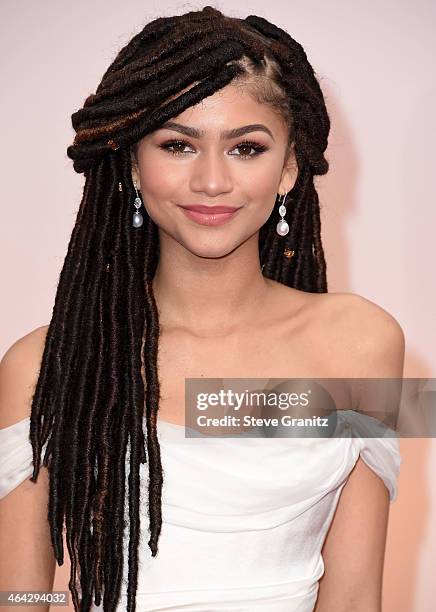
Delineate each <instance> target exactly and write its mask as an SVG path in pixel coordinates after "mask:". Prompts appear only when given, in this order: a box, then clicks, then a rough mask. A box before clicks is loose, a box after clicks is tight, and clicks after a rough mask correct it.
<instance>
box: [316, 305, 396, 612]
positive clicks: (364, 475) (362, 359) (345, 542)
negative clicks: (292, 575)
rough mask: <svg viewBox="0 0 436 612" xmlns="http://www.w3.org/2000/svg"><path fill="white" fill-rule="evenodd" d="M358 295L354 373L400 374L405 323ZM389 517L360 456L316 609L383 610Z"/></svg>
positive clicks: (352, 330)
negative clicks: (384, 566)
mask: <svg viewBox="0 0 436 612" xmlns="http://www.w3.org/2000/svg"><path fill="white" fill-rule="evenodd" d="M353 298H354V305H353V308H351V309H349V310H348V313H351V314H346V313H345V312H344V313H343V314H344V316H343V325H345V326H346V327H347V328H348V329H347V332H346V333H347V334H348V337H350V335H351V336H352V335H353V334H354V337H355V339H356V342H355V346H356V349H355V353H354V355H353V363H354V364H355V368H356V372H357V373H356V374H355V376H356V377H357V376H359V377H368V378H401V377H402V375H403V365H404V348H405V341H404V334H403V331H402V329H401V327H400V326H399V324H398V323H397V321H396V320H395V319H394V318H393V317H391V316H390V315H389V314H388V313H386V312H385V311H384V310H383V309H381V308H379V307H377V306H376V305H374V304H372V303H371V302H368V301H366V300H364V298H360V296H353ZM356 298H358V299H356ZM357 330H359V331H357ZM388 517H389V494H388V491H387V489H386V487H385V485H384V482H383V481H382V480H381V479H380V478H379V476H378V475H377V474H375V472H374V471H373V470H371V468H369V467H368V466H367V465H366V464H365V463H364V462H363V460H362V459H361V458H360V459H358V461H357V462H356V465H355V467H354V469H353V470H352V472H351V474H350V476H349V478H348V480H347V482H346V484H345V485H344V488H343V490H342V493H341V496H340V498H339V502H338V506H337V508H336V512H335V515H334V517H333V521H332V524H331V526H330V529H329V531H328V533H327V536H326V539H325V542H324V547H323V550H322V555H323V558H324V566H325V572H324V575H323V577H322V578H321V580H320V583H319V594H318V600H317V604H316V606H315V611H316V612H380V611H381V600H382V578H383V564H384V555H385V546H386V533H387V525H388Z"/></svg>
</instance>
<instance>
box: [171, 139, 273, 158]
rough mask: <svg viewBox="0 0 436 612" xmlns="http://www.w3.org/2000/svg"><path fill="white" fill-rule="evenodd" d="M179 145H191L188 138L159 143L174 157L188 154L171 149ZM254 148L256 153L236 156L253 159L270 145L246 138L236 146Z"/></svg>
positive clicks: (237, 147) (238, 147)
mask: <svg viewBox="0 0 436 612" xmlns="http://www.w3.org/2000/svg"><path fill="white" fill-rule="evenodd" d="M177 146H181V147H182V148H184V147H186V146H190V145H189V143H188V142H186V140H168V141H166V142H164V143H162V144H161V145H159V148H160V149H163V150H164V151H166V152H167V153H169V154H170V155H173V156H174V157H176V156H183V155H187V154H188V153H187V152H185V151H176V150H174V149H171V147H177ZM242 148H245V149H253V150H254V153H253V154H250V153H249V154H242V155H236V156H235V157H240V158H242V159H253V158H254V157H257V156H258V155H260V154H261V153H263V152H265V151H267V150H268V147H266V146H265V145H262V144H259V143H258V142H254V141H252V140H244V141H242V142H240V143H238V144H237V145H236V147H234V149H242Z"/></svg>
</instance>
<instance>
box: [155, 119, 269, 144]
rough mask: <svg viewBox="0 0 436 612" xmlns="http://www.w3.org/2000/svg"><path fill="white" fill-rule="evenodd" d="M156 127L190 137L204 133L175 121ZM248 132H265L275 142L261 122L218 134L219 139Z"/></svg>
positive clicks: (235, 136) (198, 136) (197, 136)
mask: <svg viewBox="0 0 436 612" xmlns="http://www.w3.org/2000/svg"><path fill="white" fill-rule="evenodd" d="M158 129H161V130H164V129H167V130H174V131H176V132H180V133H181V134H184V135H185V136H190V137H191V138H201V137H202V136H204V134H205V132H204V130H198V129H197V128H193V127H190V126H187V125H182V124H181V123H176V122H175V121H167V122H166V123H164V124H163V125H161V126H160V128H158ZM249 132H266V133H267V134H269V135H270V136H271V138H272V139H273V140H274V142H275V138H274V136H273V135H272V132H271V130H270V129H269V128H267V127H266V125H263V123H252V124H250V125H243V126H242V127H238V128H233V129H231V130H224V131H223V132H221V134H220V140H226V139H231V138H239V137H240V136H244V134H248V133H249Z"/></svg>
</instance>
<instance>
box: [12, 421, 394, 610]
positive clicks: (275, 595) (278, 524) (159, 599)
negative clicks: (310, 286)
mask: <svg viewBox="0 0 436 612" xmlns="http://www.w3.org/2000/svg"><path fill="white" fill-rule="evenodd" d="M379 425H380V424H379V422H378V421H376V420H375V419H373V418H372V417H369V416H365V415H362V414H360V413H357V412H355V411H351V410H346V411H339V412H338V420H337V428H338V432H339V430H341V431H342V434H343V436H344V437H332V438H313V437H312V438H277V437H276V438H273V439H272V438H259V437H251V438H250V437H248V438H245V439H241V438H210V437H209V438H204V437H197V438H195V437H193V438H189V437H185V428H184V427H183V426H181V425H175V424H172V423H168V422H166V421H162V420H159V421H158V436H159V441H160V445H161V456H162V467H163V473H164V484H163V491H162V531H161V535H160V539H159V551H158V554H157V556H156V557H154V558H153V557H152V556H151V552H150V549H149V548H148V545H147V542H148V539H149V532H148V515H147V485H148V465H147V464H142V465H141V487H142V493H141V509H142V514H141V540H140V545H139V546H140V552H139V575H138V589H137V596H136V602H137V606H136V609H137V610H138V612H155V611H161V612H163V611H175V610H180V611H182V610H183V611H185V612H190V611H194V610H196V611H201V612H209V611H212V610H215V611H216V610H219V611H221V612H224V611H226V612H227V611H229V612H230V611H231V612H235V611H239V612H252V611H253V610H264V611H265V612H311V611H312V610H313V608H314V606H315V602H316V598H317V594H318V586H319V585H318V581H319V579H320V578H321V576H322V575H323V573H324V562H323V558H322V554H321V549H322V545H323V543H324V540H325V536H326V533H327V530H328V528H329V525H330V523H331V521H332V518H333V514H334V511H335V508H336V505H337V503H338V500H339V496H340V493H341V491H342V488H343V486H344V485H345V483H346V481H347V478H348V476H349V474H350V472H351V470H352V469H353V467H354V465H355V464H356V461H357V460H358V458H359V456H360V457H361V458H362V459H363V461H364V462H365V463H366V464H367V465H368V466H369V467H370V468H371V469H372V470H374V472H375V473H376V474H377V475H378V476H379V477H380V478H381V479H382V480H383V482H384V483H385V485H386V487H387V489H388V491H389V497H390V500H391V501H394V500H395V498H396V496H397V479H398V474H399V469H400V464H401V455H400V450H399V440H398V437H396V436H395V434H394V436H393V437H386V433H385V432H386V428H384V429H380V432H381V437H371V436H373V435H375V434H377V431H378V428H379ZM144 427H145V423H144ZM351 428H352V429H353V430H354V432H355V433H356V435H357V436H358V437H352V436H351V433H349V432H351ZM389 431H390V430H389ZM347 432H348V434H347ZM28 436H29V418H26V419H23V420H22V421H19V422H18V423H15V424H13V425H11V426H10V427H6V428H4V429H2V430H0V498H1V497H4V496H6V495H7V494H8V493H9V492H10V491H11V490H12V489H14V487H17V486H18V485H19V484H20V483H21V482H23V481H24V479H26V478H28V477H29V476H31V474H32V471H33V465H32V447H31V444H30V441H29V437H28ZM128 455H129V453H127V457H126V462H127V460H128ZM127 473H128V465H127ZM37 484H38V483H36V484H35V486H37ZM127 486H128V485H126V487H127ZM368 503H371V502H370V500H368ZM126 518H127V519H128V510H127V509H126ZM127 533H128V532H127ZM126 540H127V537H126V539H125V554H124V578H123V588H122V596H121V600H120V603H119V606H118V608H117V610H119V611H120V612H121V611H123V610H125V609H126V607H127V606H126V602H127V575H128V549H127V546H128V543H127V541H126ZM102 609H103V605H102V604H101V605H100V606H99V607H97V606H95V604H94V606H93V608H92V610H102Z"/></svg>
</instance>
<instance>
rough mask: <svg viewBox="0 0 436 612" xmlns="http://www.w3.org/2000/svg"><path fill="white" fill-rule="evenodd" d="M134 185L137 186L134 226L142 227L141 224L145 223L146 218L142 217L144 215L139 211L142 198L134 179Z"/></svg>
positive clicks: (134, 204) (134, 203)
mask: <svg viewBox="0 0 436 612" xmlns="http://www.w3.org/2000/svg"><path fill="white" fill-rule="evenodd" d="M134 187H135V191H136V198H135V201H134V202H133V206H134V207H135V208H136V210H135V212H134V213H133V223H132V225H133V227H141V225H142V224H143V223H144V219H143V218H142V215H141V213H140V212H138V210H139V208H141V204H142V201H141V198H140V197H139V193H138V189H137V188H136V181H134Z"/></svg>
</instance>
